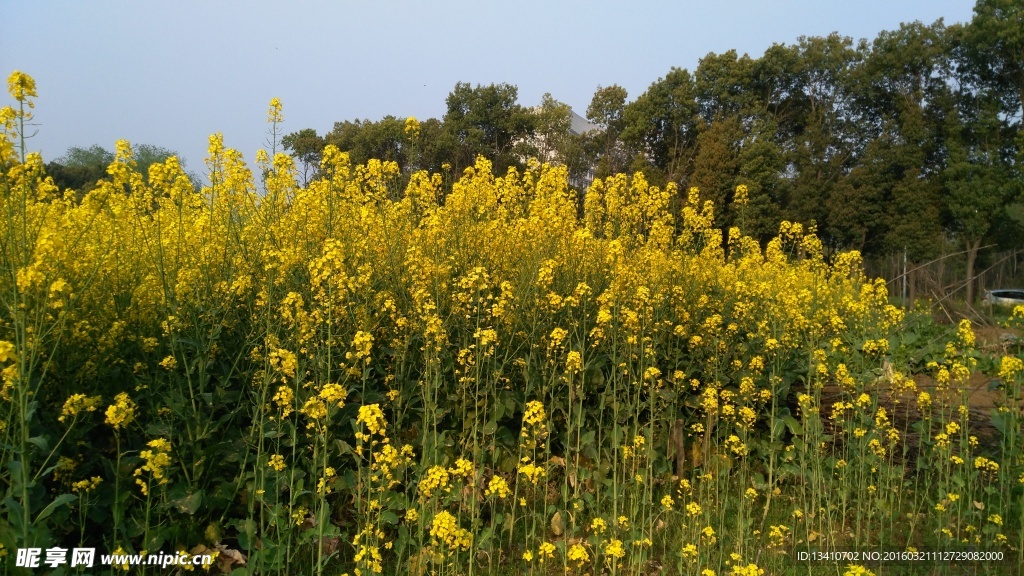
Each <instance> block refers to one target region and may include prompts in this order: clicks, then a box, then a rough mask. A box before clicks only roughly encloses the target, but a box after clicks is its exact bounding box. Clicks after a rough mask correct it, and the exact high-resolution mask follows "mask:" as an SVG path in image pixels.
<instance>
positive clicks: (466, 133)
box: [444, 82, 536, 172]
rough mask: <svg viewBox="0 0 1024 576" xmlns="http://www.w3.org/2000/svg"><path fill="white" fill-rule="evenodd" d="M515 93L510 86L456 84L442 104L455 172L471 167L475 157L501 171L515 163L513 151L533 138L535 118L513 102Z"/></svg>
mask: <svg viewBox="0 0 1024 576" xmlns="http://www.w3.org/2000/svg"><path fill="white" fill-rule="evenodd" d="M518 95H519V89H518V88H516V87H515V86H513V85H511V84H490V85H487V86H481V85H479V84H478V85H477V86H476V87H475V88H474V87H472V86H470V85H469V84H468V83H465V82H459V83H457V84H456V85H455V88H454V89H453V90H452V91H451V93H450V94H448V99H447V100H446V101H445V102H446V104H447V106H448V111H447V112H446V113H445V115H444V125H445V130H446V131H448V133H449V134H451V135H452V136H453V137H454V138H455V141H456V142H458V150H457V153H456V156H455V159H454V164H455V167H456V169H459V170H460V169H462V168H464V167H466V166H469V165H470V164H472V163H473V161H474V159H475V158H476V156H477V155H483V156H486V157H487V158H489V159H490V160H491V161H492V162H494V165H495V169H496V170H498V171H499V172H500V171H504V169H505V168H507V167H508V166H512V165H516V164H518V163H519V155H518V154H517V153H516V151H515V150H514V147H515V146H516V145H518V144H524V143H525V142H526V141H527V139H528V137H529V136H531V135H532V134H533V131H534V127H535V123H536V117H535V116H534V115H533V114H531V113H530V111H529V110H527V109H526V108H524V107H523V106H520V105H519V104H518V102H517V98H518Z"/></svg>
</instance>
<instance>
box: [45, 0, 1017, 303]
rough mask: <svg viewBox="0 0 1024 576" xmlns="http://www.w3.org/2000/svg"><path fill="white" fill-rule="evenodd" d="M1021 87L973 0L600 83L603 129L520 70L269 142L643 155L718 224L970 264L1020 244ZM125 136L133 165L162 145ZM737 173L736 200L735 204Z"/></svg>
mask: <svg viewBox="0 0 1024 576" xmlns="http://www.w3.org/2000/svg"><path fill="white" fill-rule="evenodd" d="M1022 102H1024V4H1022V3H1021V1H1020V0H978V2H977V4H976V6H975V9H974V17H973V18H972V20H971V21H970V22H969V23H966V24H955V25H949V26H947V25H945V24H944V23H943V22H942V21H941V20H940V21H938V22H935V23H933V24H930V25H926V24H922V23H920V22H914V23H911V24H903V25H901V26H900V28H899V29H898V30H894V31H883V32H881V33H880V34H879V35H878V36H877V37H876V38H875V39H874V40H873V41H867V40H861V41H860V42H856V43H855V42H854V41H853V40H852V39H850V38H846V37H842V36H839V35H837V34H833V35H830V36H827V37H803V38H800V39H799V41H798V42H796V43H795V44H791V45H787V44H776V45H773V46H772V47H770V48H769V49H768V50H766V51H765V52H764V54H762V55H761V56H760V57H758V58H751V57H749V56H747V55H742V56H741V55H739V54H737V53H736V52H735V51H728V52H725V53H723V54H714V53H711V54H708V55H707V56H705V57H704V58H702V59H701V60H700V61H699V64H698V66H697V68H696V70H695V71H693V72H691V71H689V70H685V69H679V68H673V69H671V70H670V71H669V72H668V73H667V74H666V75H665V76H664V77H662V78H659V79H658V80H656V81H655V82H654V83H652V84H651V85H650V87H649V88H648V89H647V90H646V91H645V92H643V93H642V94H640V95H639V96H637V97H636V98H634V99H632V100H630V98H629V94H628V93H627V91H626V90H625V89H624V88H622V87H620V86H617V85H611V86H604V87H600V86H599V87H598V88H597V90H596V92H595V93H594V96H593V99H592V100H591V102H590V105H589V106H588V108H587V110H586V116H587V118H588V119H589V120H590V122H592V123H593V124H595V125H597V126H599V127H600V129H598V130H591V131H582V132H583V133H580V131H578V130H575V131H574V130H572V129H571V116H572V111H571V110H570V108H569V106H567V105H566V104H564V103H561V102H558V101H557V100H555V99H554V98H552V97H551V96H550V95H545V96H544V98H543V100H542V102H541V104H540V105H539V106H536V107H533V108H527V107H524V106H522V105H520V104H519V102H518V91H517V88H516V87H515V86H512V85H509V84H492V85H487V86H481V85H477V86H471V85H470V84H467V83H459V84H456V86H455V88H454V89H453V90H452V92H451V93H450V94H449V95H448V98H447V101H446V104H447V109H446V112H445V114H444V116H443V117H442V118H441V119H435V118H431V119H427V120H423V121H420V122H409V121H407V119H405V118H401V117H396V116H387V117H385V118H383V119H381V120H378V121H370V120H346V121H342V122H337V123H335V125H334V127H333V129H332V130H331V131H329V132H327V133H326V134H323V135H320V134H318V133H317V131H316V130H314V129H312V128H306V129H302V130H299V131H297V132H293V133H290V134H287V135H285V136H284V137H283V138H282V140H281V143H282V144H283V146H284V148H285V149H286V150H288V151H289V152H291V153H292V154H293V156H294V157H295V158H296V159H297V161H298V163H299V166H300V170H301V176H302V178H303V179H304V180H307V181H308V180H309V179H310V178H312V176H314V174H315V172H316V170H317V167H318V166H319V163H320V157H321V154H322V151H323V149H324V147H325V146H326V145H327V144H334V145H336V146H338V147H339V148H340V149H342V150H346V151H349V152H350V154H351V156H352V159H353V161H355V162H365V161H366V160H368V159H370V158H378V159H383V160H393V161H396V162H397V163H398V164H399V166H400V167H401V168H402V171H403V173H405V174H408V173H410V172H412V171H414V170H419V169H425V170H429V171H432V172H443V171H445V170H451V171H452V172H453V173H456V174H457V173H459V172H460V171H461V170H462V169H463V168H464V167H466V166H469V165H471V164H472V163H473V160H474V158H475V157H476V156H477V155H484V156H487V157H488V158H489V159H491V160H492V162H494V164H495V168H496V170H499V171H503V170H504V169H505V168H507V167H508V166H513V165H521V164H522V163H524V162H525V160H526V159H527V158H529V157H531V156H533V157H538V158H541V159H546V160H553V161H557V162H560V163H562V164H565V165H566V166H567V167H568V169H569V173H570V179H571V181H572V182H573V183H574V184H576V185H577V186H578V187H580V188H581V189H582V188H584V187H585V186H586V182H587V180H588V179H589V178H591V177H595V176H596V177H602V176H605V175H608V174H612V173H617V172H635V171H642V172H644V173H645V175H646V176H647V178H648V180H651V181H653V182H654V183H657V184H665V183H667V182H675V183H677V184H679V185H680V186H681V188H682V189H686V188H688V187H690V186H697V187H699V188H700V190H701V193H702V197H704V198H706V199H710V200H712V201H714V203H715V207H716V214H717V215H718V220H719V222H720V223H721V225H722V226H723V227H724V228H726V229H727V228H728V227H730V226H732V225H735V224H742V226H743V228H744V229H745V230H746V231H748V232H749V233H752V234H755V235H759V236H761V237H764V238H767V237H768V236H770V235H771V234H772V233H773V232H775V231H776V230H777V229H778V223H779V222H780V221H781V220H792V221H799V222H805V223H814V224H816V225H817V229H818V232H819V235H820V236H821V237H822V238H823V240H824V241H825V242H826V244H827V246H828V247H829V248H831V249H859V250H861V251H862V252H863V253H865V254H866V255H868V256H882V255H886V254H891V253H894V252H902V253H905V254H906V256H907V258H908V260H909V262H910V267H911V268H912V267H913V265H914V263H915V262H923V261H926V260H928V259H930V258H933V257H935V256H936V255H937V254H938V252H939V251H940V250H941V249H942V246H944V245H946V244H948V242H950V241H953V242H955V243H956V244H958V245H959V246H961V249H962V250H963V251H964V252H965V253H966V278H968V279H970V278H973V276H974V270H975V268H976V266H977V260H978V257H979V254H982V253H983V247H986V246H992V245H1000V246H1002V247H1004V248H1011V249H1019V248H1024V245H1022V241H1021V238H1022V234H1021V232H1022V231H1024V174H1022V167H1024V152H1022V150H1024V146H1022V144H1024V131H1022V130H1021V124H1022V117H1024V104H1022ZM137 150H138V154H139V155H140V158H138V159H137V161H138V162H139V164H140V166H142V165H143V164H146V163H147V162H151V161H154V160H162V159H163V158H166V156H167V155H169V154H172V152H170V151H167V150H164V149H162V148H158V147H155V146H149V147H147V146H142V147H139V148H138V149H137ZM110 159H112V154H111V153H110V152H108V151H106V150H104V149H102V148H100V147H98V146H94V147H92V148H87V149H80V148H73V149H71V150H69V152H68V154H67V155H66V156H65V157H63V158H61V159H58V160H57V161H55V162H51V163H50V164H49V165H48V166H47V169H48V171H49V172H50V174H51V175H52V176H54V178H55V180H56V181H57V183H58V184H59V185H61V186H62V187H64V188H74V189H78V190H86V189H88V188H89V187H90V186H91V185H92V183H94V182H95V181H96V180H97V179H99V178H102V177H104V176H105V166H106V164H107V163H109V161H110ZM740 184H743V185H745V186H746V187H747V190H748V202H747V204H746V206H745V207H744V208H743V210H742V213H741V212H740V211H739V209H738V208H737V207H736V205H734V204H733V202H732V200H733V194H734V190H735V189H736V187H737V186H738V185H740ZM966 296H967V299H968V300H969V301H971V300H973V299H974V291H973V283H972V282H970V281H968V282H967V295H966Z"/></svg>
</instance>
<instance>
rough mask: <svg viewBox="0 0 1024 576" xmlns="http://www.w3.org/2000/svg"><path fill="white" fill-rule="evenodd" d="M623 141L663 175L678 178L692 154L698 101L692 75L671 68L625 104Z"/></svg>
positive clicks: (685, 169) (669, 179)
mask: <svg viewBox="0 0 1024 576" xmlns="http://www.w3.org/2000/svg"><path fill="white" fill-rule="evenodd" d="M623 116H624V119H625V128H624V130H623V132H622V139H623V141H624V142H625V143H626V144H627V145H629V146H631V147H632V148H633V149H635V150H637V151H638V152H639V153H640V154H642V158H641V159H642V160H646V161H647V162H649V163H650V164H651V165H652V166H653V167H654V168H656V169H657V170H658V171H659V172H660V173H661V175H663V178H664V179H666V180H668V181H673V182H679V181H681V180H682V178H683V176H684V174H685V173H686V171H687V169H688V167H689V163H690V160H691V159H692V157H693V151H694V144H695V140H696V137H697V101H696V92H695V87H694V80H693V76H692V75H691V74H690V73H689V72H688V71H687V70H685V69H682V68H672V69H671V70H669V72H668V74H666V75H665V77H664V78H659V79H658V80H657V81H656V82H654V83H653V84H651V86H650V87H649V88H648V89H647V91H646V92H644V93H643V94H641V95H640V97H639V98H637V99H636V100H634V101H633V102H630V103H629V104H628V105H626V108H625V112H624V114H623Z"/></svg>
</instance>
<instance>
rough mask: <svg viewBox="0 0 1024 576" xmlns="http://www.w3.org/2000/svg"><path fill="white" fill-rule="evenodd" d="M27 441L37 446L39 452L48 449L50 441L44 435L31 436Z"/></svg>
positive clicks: (47, 450)
mask: <svg viewBox="0 0 1024 576" xmlns="http://www.w3.org/2000/svg"><path fill="white" fill-rule="evenodd" d="M28 443H29V444H31V445H33V446H35V447H36V448H38V449H39V451H40V452H49V451H50V442H49V441H48V440H47V439H46V437H45V436H33V437H31V438H29V439H28Z"/></svg>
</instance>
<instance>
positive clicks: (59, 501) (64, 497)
mask: <svg viewBox="0 0 1024 576" xmlns="http://www.w3.org/2000/svg"><path fill="white" fill-rule="evenodd" d="M75 500H78V496H75V495H74V494H61V495H60V496H57V497H56V498H54V499H53V502H50V503H49V504H47V506H46V508H43V509H42V511H41V512H39V515H38V516H36V523H39V522H42V521H43V520H46V519H47V518H49V517H50V514H53V513H54V512H55V511H56V510H57V508H59V507H61V506H63V505H64V504H70V503H71V502H74V501H75Z"/></svg>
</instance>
